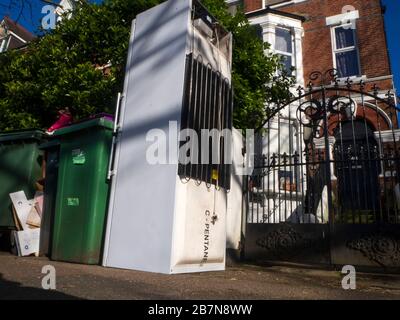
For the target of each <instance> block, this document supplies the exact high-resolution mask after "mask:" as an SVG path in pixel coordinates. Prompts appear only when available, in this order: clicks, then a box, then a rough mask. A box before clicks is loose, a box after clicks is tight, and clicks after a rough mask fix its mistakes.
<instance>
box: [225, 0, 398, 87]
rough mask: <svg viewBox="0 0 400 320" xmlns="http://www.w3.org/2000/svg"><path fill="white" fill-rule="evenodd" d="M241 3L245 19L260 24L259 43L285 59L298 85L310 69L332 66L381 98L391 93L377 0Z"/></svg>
mask: <svg viewBox="0 0 400 320" xmlns="http://www.w3.org/2000/svg"><path fill="white" fill-rule="evenodd" d="M228 2H230V3H231V4H233V5H235V4H236V5H237V4H238V3H240V1H228ZM243 5H244V8H245V11H246V13H247V16H248V18H249V20H250V21H251V22H252V23H254V24H259V25H260V26H261V28H262V30H263V37H264V41H266V42H269V43H271V45H272V47H273V48H274V49H275V50H276V51H277V52H279V53H283V54H284V55H286V56H287V57H288V62H287V64H288V66H289V65H291V66H293V67H294V68H295V72H296V76H297V78H298V82H300V83H301V79H302V78H306V79H307V78H308V75H309V74H310V73H311V72H312V71H315V70H319V71H324V70H328V69H331V68H336V69H337V70H338V75H339V77H341V78H347V77H351V79H352V80H353V81H354V82H356V81H359V80H361V79H363V80H364V81H365V82H366V83H371V82H373V83H376V84H377V85H378V86H379V88H380V89H381V92H380V93H381V94H382V93H386V92H387V90H389V89H394V84H393V75H392V72H391V68H390V60H389V55H388V49H387V43H386V35H385V24H384V17H383V14H384V10H385V8H384V7H383V6H382V4H381V1H380V0H368V1H366V0H335V1H328V0H283V1H282V0H244V1H243ZM276 40H278V42H276ZM289 41H290V42H291V44H288V43H289ZM279 46H280V47H279ZM282 50H283V51H285V50H289V51H290V52H282ZM385 91H386V92H385Z"/></svg>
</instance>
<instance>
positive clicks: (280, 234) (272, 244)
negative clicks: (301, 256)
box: [256, 227, 305, 255]
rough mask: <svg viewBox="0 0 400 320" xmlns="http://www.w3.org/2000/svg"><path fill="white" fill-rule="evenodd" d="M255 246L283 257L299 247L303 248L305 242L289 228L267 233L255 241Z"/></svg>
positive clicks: (300, 235) (297, 233)
mask: <svg viewBox="0 0 400 320" xmlns="http://www.w3.org/2000/svg"><path fill="white" fill-rule="evenodd" d="M256 244H257V246H259V247H261V248H263V249H266V250H267V251H269V252H271V253H273V254H276V255H282V254H283V255H284V254H287V253H288V252H291V251H293V250H294V249H295V248H297V247H299V246H304V244H305V241H304V238H303V236H302V234H300V233H299V232H297V231H295V230H294V229H293V228H291V227H287V228H280V229H277V230H274V231H272V232H270V233H268V234H267V235H266V236H264V237H262V238H260V239H258V240H257V241H256Z"/></svg>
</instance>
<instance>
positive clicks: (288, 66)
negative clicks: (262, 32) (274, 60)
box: [279, 54, 293, 75]
mask: <svg viewBox="0 0 400 320" xmlns="http://www.w3.org/2000/svg"><path fill="white" fill-rule="evenodd" d="M279 56H280V57H281V63H282V64H283V66H284V71H286V73H287V74H288V75H291V74H292V73H293V70H292V67H293V63H292V57H291V56H285V55H283V54H280V55H279Z"/></svg>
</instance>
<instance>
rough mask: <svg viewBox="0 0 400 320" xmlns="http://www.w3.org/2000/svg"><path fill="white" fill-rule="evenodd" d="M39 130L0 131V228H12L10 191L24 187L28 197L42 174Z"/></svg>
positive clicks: (41, 135) (33, 191) (42, 133)
mask: <svg viewBox="0 0 400 320" xmlns="http://www.w3.org/2000/svg"><path fill="white" fill-rule="evenodd" d="M44 139H45V134H44V132H43V131H41V130H19V131H10V132H4V133H0V183H1V187H0V230H5V229H13V228H15V224H14V219H13V213H12V203H11V200H10V197H9V194H10V193H13V192H17V191H21V190H23V191H24V192H25V194H26V196H27V198H28V199H32V198H33V196H34V195H35V190H36V183H37V181H38V180H40V179H41V177H42V161H43V152H42V151H41V150H39V145H40V144H41V143H42V142H43V141H44Z"/></svg>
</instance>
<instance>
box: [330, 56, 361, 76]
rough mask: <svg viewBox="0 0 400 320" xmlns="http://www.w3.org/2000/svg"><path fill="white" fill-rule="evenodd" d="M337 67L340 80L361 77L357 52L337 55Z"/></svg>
mask: <svg viewBox="0 0 400 320" xmlns="http://www.w3.org/2000/svg"><path fill="white" fill-rule="evenodd" d="M336 67H337V70H338V76H339V77H340V78H345V77H351V76H359V72H360V71H359V66H358V59H357V51H356V50H353V51H348V52H341V53H336Z"/></svg>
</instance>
